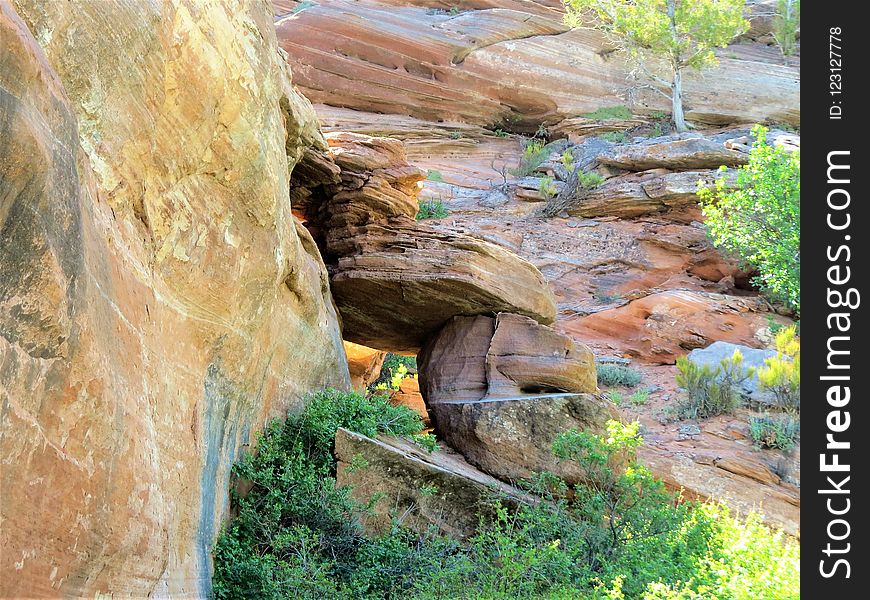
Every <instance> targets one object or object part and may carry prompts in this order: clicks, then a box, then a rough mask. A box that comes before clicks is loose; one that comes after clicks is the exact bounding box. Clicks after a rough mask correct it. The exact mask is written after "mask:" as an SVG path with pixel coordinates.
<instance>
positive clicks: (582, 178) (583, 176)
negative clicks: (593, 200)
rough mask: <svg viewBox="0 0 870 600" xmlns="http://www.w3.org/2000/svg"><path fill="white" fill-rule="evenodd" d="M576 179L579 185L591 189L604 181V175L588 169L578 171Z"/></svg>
mask: <svg viewBox="0 0 870 600" xmlns="http://www.w3.org/2000/svg"><path fill="white" fill-rule="evenodd" d="M578 181H579V182H580V186H581V187H583V188H585V189H587V190H591V189H592V188H596V187H598V186H599V185H601V184H602V183H604V177H602V176H601V175H599V174H598V173H596V172H595V171H589V172H588V173H579V174H578Z"/></svg>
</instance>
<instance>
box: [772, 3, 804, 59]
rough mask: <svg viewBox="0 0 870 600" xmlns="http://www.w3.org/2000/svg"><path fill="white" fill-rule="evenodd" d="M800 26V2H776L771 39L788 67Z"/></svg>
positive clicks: (795, 46)
mask: <svg viewBox="0 0 870 600" xmlns="http://www.w3.org/2000/svg"><path fill="white" fill-rule="evenodd" d="M800 25H801V0H778V1H777V3H776V15H775V16H774V24H773V37H774V39H775V40H776V43H777V45H778V46H779V49H780V50H781V51H782V58H783V60H784V61H785V65H786V66H788V63H789V58H790V57H792V56H794V54H795V52H796V50H797V32H798V29H799V28H800Z"/></svg>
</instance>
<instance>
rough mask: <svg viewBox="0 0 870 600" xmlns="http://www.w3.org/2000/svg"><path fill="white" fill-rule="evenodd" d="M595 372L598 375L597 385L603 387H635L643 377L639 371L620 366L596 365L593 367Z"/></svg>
mask: <svg viewBox="0 0 870 600" xmlns="http://www.w3.org/2000/svg"><path fill="white" fill-rule="evenodd" d="M595 370H596V372H597V373H598V385H603V386H605V387H613V386H617V385H622V386H625V387H635V386H636V385H638V384H640V382H641V381H643V375H642V374H641V373H640V372H639V371H635V370H634V369H630V368H628V367H624V366H622V365H610V364H598V365H595Z"/></svg>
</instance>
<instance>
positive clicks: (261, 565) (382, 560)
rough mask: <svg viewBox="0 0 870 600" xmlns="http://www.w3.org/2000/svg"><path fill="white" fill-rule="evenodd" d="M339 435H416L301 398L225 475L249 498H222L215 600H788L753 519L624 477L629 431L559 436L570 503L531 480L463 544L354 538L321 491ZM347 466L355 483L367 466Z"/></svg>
mask: <svg viewBox="0 0 870 600" xmlns="http://www.w3.org/2000/svg"><path fill="white" fill-rule="evenodd" d="M338 427H347V428H349V429H352V430H356V431H359V432H360V433H363V434H366V435H375V434H377V433H386V434H392V435H408V434H413V433H415V432H416V431H419V427H420V422H419V418H418V417H417V416H416V414H414V413H413V412H411V411H410V410H408V409H405V408H403V407H394V406H391V405H389V404H388V403H387V402H386V400H384V399H383V398H377V397H375V398H366V397H364V396H361V395H359V394H347V393H342V392H336V391H331V390H330V391H326V392H321V393H318V394H315V395H313V396H312V397H310V398H309V399H308V404H307V406H306V408H305V410H304V411H303V412H302V414H300V415H297V416H290V417H289V418H288V419H287V420H286V421H284V422H283V423H281V422H273V423H271V424H270V425H269V426H268V427H267V429H266V430H265V431H264V432H263V434H262V435H261V436H259V441H258V443H257V452H256V454H248V455H245V456H244V457H243V459H242V460H241V461H240V462H239V464H237V465H236V466H235V467H234V469H233V472H234V475H235V476H236V477H239V478H243V479H246V480H248V481H249V482H251V484H252V488H251V491H250V492H249V493H248V494H247V495H246V496H245V497H240V496H239V495H238V494H236V493H235V492H234V493H233V494H232V502H233V505H234V508H235V509H236V510H237V514H238V516H237V517H236V518H235V519H234V520H233V521H231V522H230V523H229V525H228V526H227V527H226V528H225V529H224V531H223V532H222V534H221V536H220V538H219V540H218V542H217V544H216V547H215V550H214V579H213V591H214V596H215V597H216V598H218V599H224V598H262V599H276V600H277V599H279V598H282V599H283V598H310V599H318V600H321V599H325V598H329V599H333V598H334V599H354V600H356V599H371V600H374V599H397V600H398V599H400V598H402V599H404V598H412V599H432V600H435V599H443V598H480V599H484V598H486V599H504V600H508V599H513V598H563V599H565V600H567V599H568V598H590V599H600V600H604V599H605V598H611V599H612V598H641V597H648V595H649V594H652V593H656V594H673V595H660V596H657V597H661V598H669V599H670V598H677V597H678V596H676V594H677V593H683V592H685V593H686V594H690V593H691V594H695V595H696V596H689V595H685V596H680V597H699V598H700V597H705V598H706V597H712V596H706V595H705V593H706V591H707V590H723V594H724V593H725V591H730V590H738V591H739V586H736V587H735V584H734V583H733V580H736V581H738V582H741V583H742V584H743V585H748V586H750V587H749V588H748V589H752V590H753V591H755V592H756V595H755V596H752V597H754V598H762V599H766V598H790V597H793V596H790V595H789V594H792V595H793V594H796V593H797V589H798V587H797V585H798V584H797V559H798V549H797V546H796V545H794V544H789V543H784V542H783V541H782V539H781V537H780V536H777V535H771V533H770V531H769V530H768V529H767V528H765V527H764V526H763V525H761V524H760V523H759V522H758V520H757V519H756V518H755V517H750V519H749V521H748V522H747V524H746V525H745V526H744V525H743V524H742V523H741V522H740V521H738V520H736V519H733V518H732V517H730V516H729V514H728V513H727V510H725V509H723V508H720V507H716V506H713V505H697V504H693V503H689V502H685V503H677V502H675V498H674V496H673V495H671V494H670V493H669V492H667V491H666V490H665V488H664V486H663V484H662V483H661V482H659V481H657V480H655V479H654V478H653V477H652V476H651V475H650V473H649V471H648V470H646V469H645V468H644V467H642V466H640V465H637V464H636V463H635V462H634V459H633V456H634V452H635V450H636V448H637V447H638V445H639V444H640V441H641V440H640V438H639V437H638V435H637V428H638V425H637V423H634V424H631V425H628V426H625V425H622V424H619V423H616V422H614V421H611V422H609V423H608V424H607V435H605V436H597V435H593V434H591V433H588V432H578V431H568V432H565V433H563V434H562V435H560V436H558V437H557V439H556V440H555V442H554V444H553V452H554V454H555V455H556V456H558V457H559V458H560V459H562V460H568V461H575V462H576V463H577V464H578V466H579V467H580V468H581V469H582V471H583V472H584V473H586V477H585V481H584V483H583V484H581V485H578V486H576V487H575V488H574V490H573V495H569V494H567V491H568V489H567V486H566V485H565V483H564V482H562V481H561V480H560V479H558V478H557V477H556V476H555V475H553V474H550V473H541V474H538V475H537V476H535V477H534V478H533V479H532V480H530V481H528V482H526V487H527V489H529V490H530V493H534V494H538V495H539V496H541V497H542V499H543V500H544V501H542V502H530V503H528V504H522V505H521V506H520V507H519V508H518V509H517V510H508V509H507V507H506V506H504V505H503V504H502V503H501V502H500V500H499V499H498V498H497V497H494V498H493V500H492V509H493V516H492V517H489V518H486V519H483V518H481V521H480V526H479V529H478V531H477V533H475V534H474V535H472V536H471V537H470V538H469V539H467V540H465V541H464V542H463V543H459V542H457V541H455V540H452V539H449V538H447V537H444V536H441V535H438V534H436V533H435V532H434V531H431V530H430V531H429V532H426V533H424V534H423V535H418V534H416V533H412V532H410V531H408V530H405V529H403V528H401V527H400V526H399V525H398V523H397V522H396V521H394V526H393V527H392V529H391V530H390V531H388V532H386V533H384V534H383V535H380V536H367V535H365V534H364V533H363V532H362V528H361V527H360V518H361V517H362V516H363V515H364V514H365V512H366V510H367V506H364V505H362V504H359V503H358V502H356V501H354V500H352V499H351V497H350V494H349V490H348V489H346V488H339V487H337V486H336V483H335V479H334V472H335V459H334V457H333V456H332V453H331V450H332V440H333V436H334V435H335V431H336V429H337V428H338ZM357 463H358V464H357ZM353 464H357V466H358V468H365V465H366V461H365V457H359V460H357V457H354V460H353ZM620 467H624V468H620ZM421 493H422V495H423V496H424V497H429V496H434V495H435V494H437V493H438V489H437V488H436V487H435V486H431V485H427V486H424V487H423V488H421ZM376 500H377V499H376V498H374V499H373V501H376ZM371 504H372V503H371V502H370V503H369V506H370V505H371ZM662 586H665V587H664V588H663V587H662ZM774 586H775V587H774ZM616 589H619V590H620V592H619V594H622V595H615V592H614V590H616ZM768 590H778V591H777V592H776V593H778V594H780V595H778V596H774V595H766V594H767V591H768ZM719 597H721V598H731V597H737V596H731V595H721V596H719ZM743 597H745V598H749V597H750V596H741V598H743Z"/></svg>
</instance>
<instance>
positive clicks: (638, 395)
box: [628, 390, 649, 406]
mask: <svg viewBox="0 0 870 600" xmlns="http://www.w3.org/2000/svg"><path fill="white" fill-rule="evenodd" d="M647 400H649V392H648V391H646V390H637V391H636V392H634V393H633V394H632V395H631V396H629V397H628V401H629V402H631V403H632V404H633V405H635V406H643V405H644V404H646V402H647Z"/></svg>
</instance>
